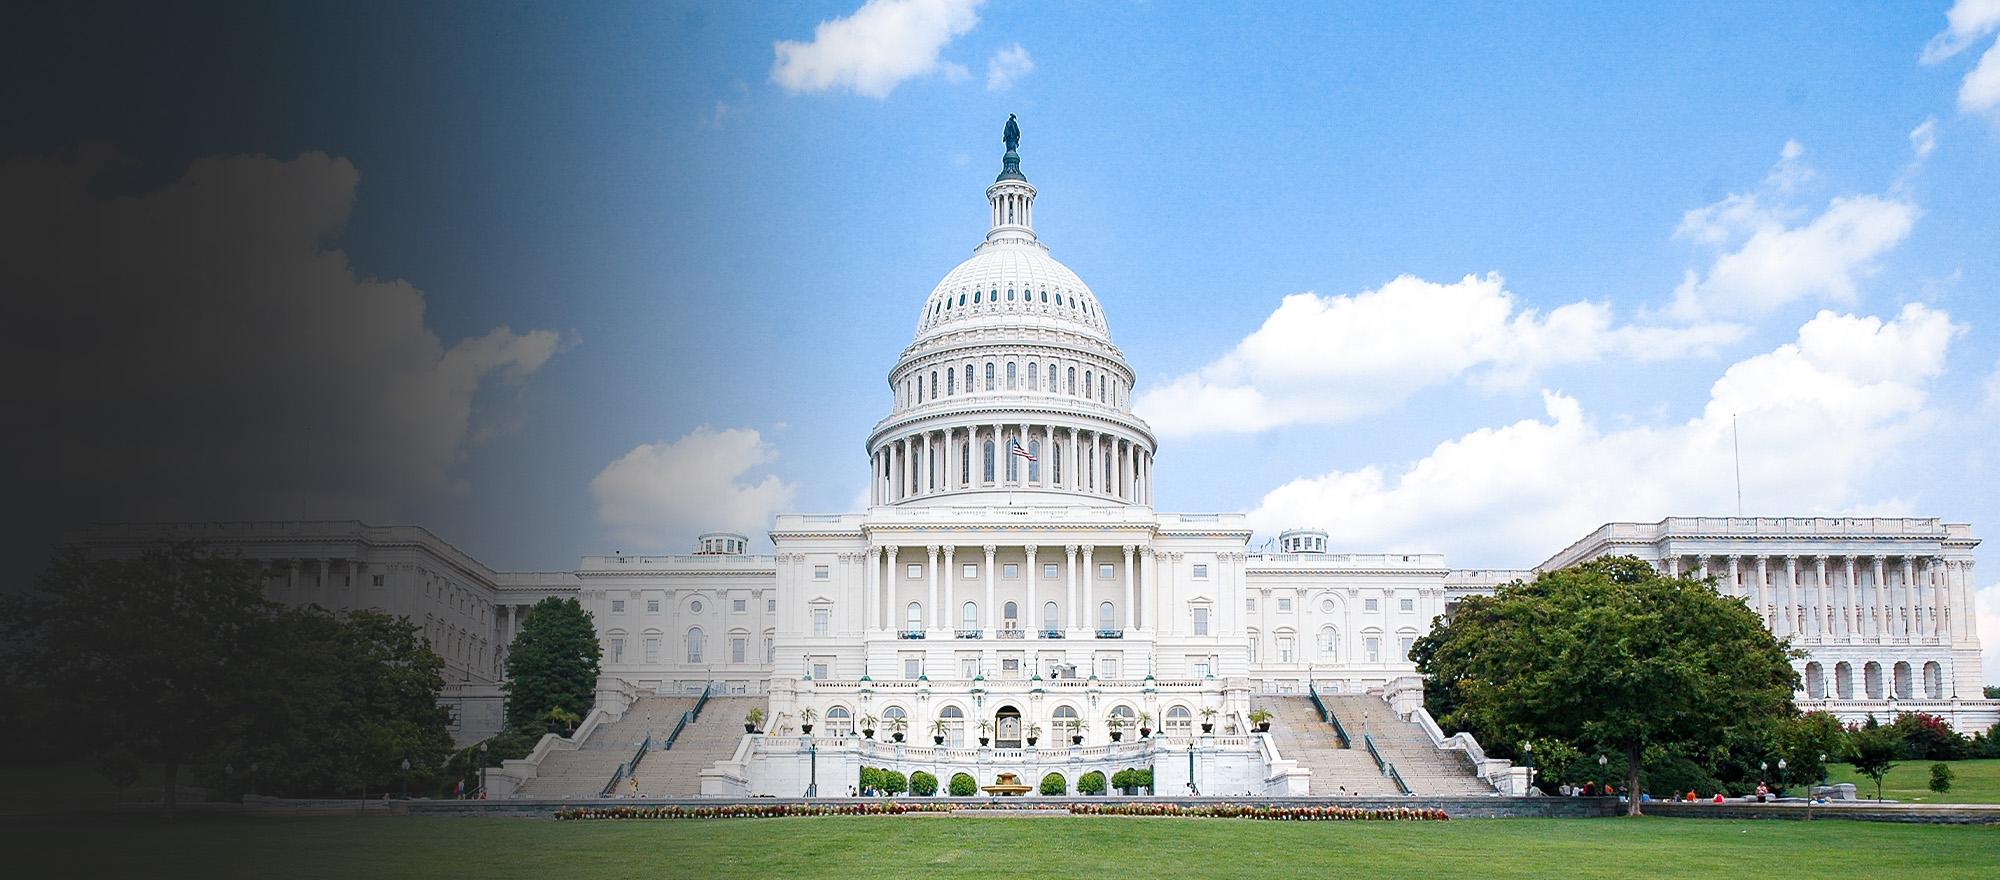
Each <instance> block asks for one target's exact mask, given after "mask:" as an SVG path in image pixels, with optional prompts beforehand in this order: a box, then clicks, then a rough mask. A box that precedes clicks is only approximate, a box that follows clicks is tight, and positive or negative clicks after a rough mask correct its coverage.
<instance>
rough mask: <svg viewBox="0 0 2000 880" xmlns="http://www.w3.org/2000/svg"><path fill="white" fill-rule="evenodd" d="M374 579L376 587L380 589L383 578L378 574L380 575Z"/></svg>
mask: <svg viewBox="0 0 2000 880" xmlns="http://www.w3.org/2000/svg"><path fill="white" fill-rule="evenodd" d="M374 577H375V586H378V587H379V586H382V576H381V575H379V574H378V575H375V576H374Z"/></svg>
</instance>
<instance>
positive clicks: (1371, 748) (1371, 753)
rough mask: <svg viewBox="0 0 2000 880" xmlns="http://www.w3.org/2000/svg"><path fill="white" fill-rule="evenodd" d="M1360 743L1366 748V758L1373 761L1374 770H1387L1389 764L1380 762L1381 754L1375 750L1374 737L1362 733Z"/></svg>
mask: <svg viewBox="0 0 2000 880" xmlns="http://www.w3.org/2000/svg"><path fill="white" fill-rule="evenodd" d="M1361 742H1362V744H1363V745H1366V746H1367V747H1368V757H1370V758H1374V759H1375V769H1377V770H1386V769H1388V767H1389V762H1387V761H1384V760H1382V753H1381V752H1378V751H1376V750H1375V737H1373V736H1371V735H1369V734H1366V733H1364V734H1362V735H1361Z"/></svg>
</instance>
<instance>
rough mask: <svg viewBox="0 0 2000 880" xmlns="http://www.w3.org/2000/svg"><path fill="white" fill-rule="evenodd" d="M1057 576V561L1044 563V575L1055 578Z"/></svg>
mask: <svg viewBox="0 0 2000 880" xmlns="http://www.w3.org/2000/svg"><path fill="white" fill-rule="evenodd" d="M1055 576H1056V564H1055V563H1053V562H1049V563H1045V564H1043V565H1042V577H1045V578H1050V579H1054V578H1055Z"/></svg>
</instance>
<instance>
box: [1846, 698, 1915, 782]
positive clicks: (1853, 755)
mask: <svg viewBox="0 0 2000 880" xmlns="http://www.w3.org/2000/svg"><path fill="white" fill-rule="evenodd" d="M1869 720H1871V721H1872V720H1874V718H1873V717H1872V716H1871V717H1870V719H1869ZM1902 749H1903V742H1902V740H1901V739H1900V738H1898V737H1897V736H1896V731H1895V730H1894V729H1893V728H1888V727H1881V726H1873V727H1871V726H1868V725H1863V726H1861V727H1857V728H1853V729H1850V730H1848V731H1847V754H1846V756H1845V757H1846V759H1847V763H1849V764H1852V765H1854V772H1856V773H1859V774H1861V775H1863V776H1866V777H1868V778H1869V779H1873V780H1875V799H1876V800H1878V801H1879V800H1881V799H1882V777H1884V776H1887V775H1888V774H1889V771H1890V770H1894V769H1896V764H1895V760H1896V757H1897V756H1898V755H1899V754H1901V753H1902Z"/></svg>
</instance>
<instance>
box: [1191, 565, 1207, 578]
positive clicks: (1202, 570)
mask: <svg viewBox="0 0 2000 880" xmlns="http://www.w3.org/2000/svg"><path fill="white" fill-rule="evenodd" d="M1194 579H1195V580H1198V581H1205V580H1208V563H1206V562H1197V563H1195V564H1194Z"/></svg>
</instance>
